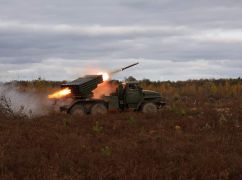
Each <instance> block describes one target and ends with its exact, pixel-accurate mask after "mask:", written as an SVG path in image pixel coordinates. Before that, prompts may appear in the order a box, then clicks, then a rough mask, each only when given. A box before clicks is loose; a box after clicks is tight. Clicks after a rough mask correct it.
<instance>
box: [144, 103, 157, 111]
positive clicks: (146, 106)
mask: <svg viewBox="0 0 242 180" xmlns="http://www.w3.org/2000/svg"><path fill="white" fill-rule="evenodd" d="M142 112H143V113H156V112H157V106H156V105H155V104H154V103H152V102H149V103H145V104H144V105H143V107H142Z"/></svg>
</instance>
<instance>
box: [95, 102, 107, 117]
mask: <svg viewBox="0 0 242 180" xmlns="http://www.w3.org/2000/svg"><path fill="white" fill-rule="evenodd" d="M107 112H108V109H107V107H106V106H105V105H104V104H103V103H97V104H94V105H93V106H92V108H91V114H92V115H97V114H107Z"/></svg>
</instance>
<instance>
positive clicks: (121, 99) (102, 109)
mask: <svg viewBox="0 0 242 180" xmlns="http://www.w3.org/2000/svg"><path fill="white" fill-rule="evenodd" d="M123 69H125V68H123ZM121 70H122V69H121ZM101 83H103V77H102V75H87V76H84V77H81V78H78V79H76V80H74V81H72V82H68V83H65V84H62V88H68V89H70V90H71V94H70V95H69V97H71V99H72V102H71V103H69V104H67V105H64V106H61V107H60V110H61V111H64V112H67V113H68V114H73V115H85V114H93V115H96V114H105V113H107V112H108V111H140V112H144V113H156V112H157V111H158V109H160V108H161V107H163V106H164V105H165V104H166V102H165V100H164V98H162V97H161V95H160V93H158V92H154V91H149V90H143V89H142V88H141V87H140V86H139V83H138V82H137V81H127V82H125V83H120V82H119V83H118V85H117V88H116V91H115V92H113V93H111V94H110V95H109V96H103V97H102V98H100V99H95V98H93V91H94V90H95V89H96V88H97V86H98V85H99V84H101Z"/></svg>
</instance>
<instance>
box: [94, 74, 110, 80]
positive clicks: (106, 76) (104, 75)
mask: <svg viewBox="0 0 242 180" xmlns="http://www.w3.org/2000/svg"><path fill="white" fill-rule="evenodd" d="M97 75H102V76H103V81H108V80H109V79H110V75H109V74H108V73H107V72H99V73H98V74H97Z"/></svg>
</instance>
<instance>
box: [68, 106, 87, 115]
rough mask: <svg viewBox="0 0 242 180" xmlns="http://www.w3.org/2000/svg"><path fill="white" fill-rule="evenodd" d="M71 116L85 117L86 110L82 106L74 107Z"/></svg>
mask: <svg viewBox="0 0 242 180" xmlns="http://www.w3.org/2000/svg"><path fill="white" fill-rule="evenodd" d="M70 114H71V115H73V116H84V115H86V112H85V108H84V106H82V105H80V104H77V105H74V106H73V107H72V108H71V110H70Z"/></svg>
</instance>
